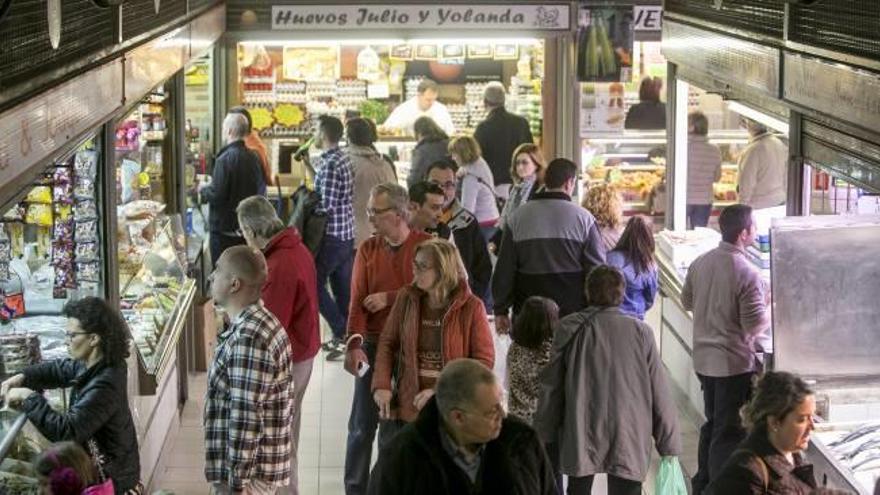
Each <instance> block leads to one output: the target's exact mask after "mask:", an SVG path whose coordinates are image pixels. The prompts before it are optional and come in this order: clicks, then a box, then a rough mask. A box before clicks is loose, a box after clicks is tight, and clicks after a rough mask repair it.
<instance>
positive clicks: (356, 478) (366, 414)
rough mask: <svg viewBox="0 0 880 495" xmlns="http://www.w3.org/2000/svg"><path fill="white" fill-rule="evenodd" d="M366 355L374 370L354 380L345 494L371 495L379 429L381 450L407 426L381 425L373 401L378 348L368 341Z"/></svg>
mask: <svg viewBox="0 0 880 495" xmlns="http://www.w3.org/2000/svg"><path fill="white" fill-rule="evenodd" d="M363 350H364V353H365V354H366V355H367V361H369V363H370V369H369V370H367V372H366V373H365V374H364V376H363V377H355V379H354V397H352V401H351V415H350V416H349V417H348V441H347V442H346V448H345V475H344V476H345V495H362V494H365V493H367V485H368V484H369V482H370V463H371V462H372V457H373V440H375V438H376V429H377V428H378V430H379V450H380V451H381V450H382V447H384V446H385V444H386V443H388V441H389V440H390V439H391V438H392V437H393V436H394V435H395V434H397V432H398V431H400V429H401V428H402V427H403V425H402V423H401V422H399V421H382V423H381V425H380V424H379V408H378V407H377V406H376V402H375V401H373V392H372V390H371V388H372V387H371V384H372V382H373V369H375V364H376V345H375V344H373V343H370V342H364V344H363Z"/></svg>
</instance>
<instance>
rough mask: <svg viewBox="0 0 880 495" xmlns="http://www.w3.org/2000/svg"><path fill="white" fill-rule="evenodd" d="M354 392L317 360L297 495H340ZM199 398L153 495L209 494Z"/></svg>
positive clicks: (198, 380)
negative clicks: (161, 493)
mask: <svg viewBox="0 0 880 495" xmlns="http://www.w3.org/2000/svg"><path fill="white" fill-rule="evenodd" d="M649 322H650V316H649ZM502 362H503V360H502ZM496 371H497V372H500V373H503V368H501V367H498V368H497V369H496ZM353 388H354V378H353V377H352V376H351V375H349V374H348V373H346V372H345V371H344V370H343V369H342V363H340V362H327V361H325V360H324V359H323V357H322V356H321V355H319V356H318V357H317V359H316V360H315V368H314V371H313V372H312V378H311V382H310V384H309V388H308V390H307V392H306V397H305V402H304V404H303V425H302V435H301V439H300V442H301V443H300V454H299V458H300V461H299V462H300V468H299V469H300V493H301V494H302V495H341V494H342V493H343V489H342V469H343V466H344V458H345V439H346V434H347V423H348V413H349V407H350V404H351V395H352V391H353ZM204 392H205V376H204V375H198V376H196V377H195V379H194V380H193V381H192V384H191V386H190V397H191V399H190V401H189V402H188V403H187V405H186V408H185V409H184V412H183V417H182V422H181V427H180V431H179V432H178V434H177V435H176V436H175V437H174V438H173V439H169V447H168V449H167V452H165V453H164V454H163V456H162V461H161V463H162V466H160V468H159V470H160V471H159V473H158V474H157V475H156V478H155V482H154V484H153V485H154V486H153V490H159V489H162V490H166V491H168V492H171V493H174V494H176V495H206V494H208V488H207V485H206V483H205V482H204V471H203V469H204V450H203V447H202V441H203V435H202V429H201V417H202V408H203V404H204V402H203V397H204ZM680 417H681V427H682V440H683V444H684V451H685V453H686V455H684V456H682V459H681V460H682V465H683V466H684V468H685V471H686V472H688V473H693V472H694V470H695V468H696V446H697V430H696V428H695V426H694V424H693V422H692V421H691V420H690V419H688V418H686V417H684V416H680ZM654 465H655V466H656V459H655V463H654ZM653 480H654V474H653V470H652V473H651V474H650V475H649V477H648V479H647V480H646V482H645V485H644V486H645V492H646V493H648V494H650V493H653V491H654V490H653ZM593 493H596V494H599V493H601V494H604V493H605V483H604V480H602V479H597V482H596V484H595V486H594V489H593Z"/></svg>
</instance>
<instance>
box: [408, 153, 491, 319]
mask: <svg viewBox="0 0 880 495" xmlns="http://www.w3.org/2000/svg"><path fill="white" fill-rule="evenodd" d="M454 166H455V165H454V163H451V162H450V163H446V162H440V163H435V164H433V165H431V167H430V168H429V169H428V176H429V177H433V178H434V179H435V180H430V181H427V182H417V183H415V184H413V186H412V187H410V188H409V207H410V211H412V212H413V216H412V220H411V221H410V226H411V227H412V228H414V229H416V230H423V231H425V232H428V233H429V234H433V235H436V236H437V237H440V238H443V239H446V240H449V241H452V242H453V243H455V247H457V248H458V252H459V254H460V255H461V261H462V263H464V267H465V270H467V274H468V285H470V288H471V292H473V293H474V294H475V295H476V296H477V297H479V298H480V299H482V300H483V302H484V303H486V302H487V301H486V296H487V294H488V293H489V279H490V278H491V277H492V260H491V259H490V258H489V250H488V248H487V247H486V238H485V237H483V234H482V232H480V225H479V223H477V219H476V217H474V215H473V214H471V213H470V212H469V211H467V210H465V209H464V208H462V207H461V205H460V204H459V203H458V200H457V199H455V171H454ZM444 167H449V168H444ZM450 211H451V213H450ZM450 215H451V216H450ZM444 219H445V221H444ZM487 308H489V306H487Z"/></svg>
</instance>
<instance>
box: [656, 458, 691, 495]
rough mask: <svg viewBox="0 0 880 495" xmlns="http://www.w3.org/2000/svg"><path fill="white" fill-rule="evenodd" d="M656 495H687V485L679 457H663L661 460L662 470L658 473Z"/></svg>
mask: <svg viewBox="0 0 880 495" xmlns="http://www.w3.org/2000/svg"><path fill="white" fill-rule="evenodd" d="M654 493H655V494H656V495H687V485H686V484H685V481H684V474H683V473H682V472H681V464H679V463H678V457H672V456H669V457H663V458H661V459H660V469H658V471H657V480H656V483H655V485H654Z"/></svg>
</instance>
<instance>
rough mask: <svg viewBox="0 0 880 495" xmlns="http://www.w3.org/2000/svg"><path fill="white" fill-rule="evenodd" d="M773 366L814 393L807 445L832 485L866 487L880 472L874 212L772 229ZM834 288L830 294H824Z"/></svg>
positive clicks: (783, 222) (879, 268) (878, 221)
mask: <svg viewBox="0 0 880 495" xmlns="http://www.w3.org/2000/svg"><path fill="white" fill-rule="evenodd" d="M771 238H772V239H771V240H772V245H773V249H772V274H773V327H774V332H773V339H774V343H773V348H774V354H773V359H772V363H773V368H774V369H776V370H781V371H788V372H791V373H796V374H798V375H800V376H802V377H803V378H804V379H806V380H808V382H809V383H810V384H811V387H812V388H813V390H814V391H815V392H816V403H817V415H818V416H819V417H820V419H821V421H819V422H818V423H817V425H816V431H814V432H813V434H812V435H811V444H810V447H809V450H808V452H807V454H808V457H809V458H810V461H811V462H812V463H813V464H814V469H815V471H816V477H817V479H818V480H819V481H820V483H822V482H823V480H827V482H828V485H829V486H832V487H834V488H838V489H844V490H850V491H853V492H856V493H859V494H871V493H873V490H874V485H875V483H876V482H877V480H878V479H880V442H878V441H877V438H878V435H880V423H878V422H877V418H878V413H880V360H878V359H877V349H880V331H878V330H880V326H878V321H880V307H878V305H877V304H876V299H877V294H878V293H880V278H878V277H877V274H878V273H880V263H878V261H877V256H876V251H875V250H872V249H871V248H870V246H872V245H873V244H875V243H876V241H877V240H878V239H880V216H878V215H844V216H827V215H822V216H809V217H793V218H786V219H780V220H776V221H775V222H774V225H773V228H772V229H771ZM829 294H833V295H835V296H836V297H829Z"/></svg>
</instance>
